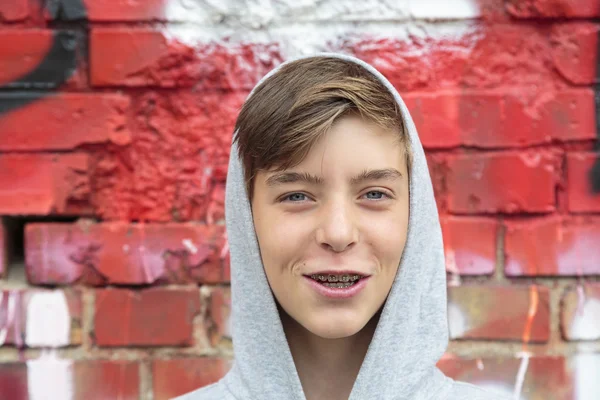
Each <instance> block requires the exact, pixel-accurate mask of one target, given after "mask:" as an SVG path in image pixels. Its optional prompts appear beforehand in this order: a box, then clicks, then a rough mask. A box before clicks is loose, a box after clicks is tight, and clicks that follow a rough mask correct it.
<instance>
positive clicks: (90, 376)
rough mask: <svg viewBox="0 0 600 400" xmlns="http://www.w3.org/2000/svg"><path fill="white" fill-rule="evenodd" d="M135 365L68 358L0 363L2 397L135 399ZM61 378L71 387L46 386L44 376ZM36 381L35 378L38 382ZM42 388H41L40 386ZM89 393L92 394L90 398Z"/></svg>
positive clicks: (20, 398) (136, 381)
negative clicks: (70, 384) (66, 396)
mask: <svg viewBox="0 0 600 400" xmlns="http://www.w3.org/2000/svg"><path fill="white" fill-rule="evenodd" d="M138 370H139V366H138V364H137V363H136V362H130V361H116V360H115V361H104V360H93V361H91V360H90V361H71V360H65V359H61V360H57V359H54V358H49V359H44V358H40V359H35V360H28V361H27V362H26V363H25V362H23V363H14V362H13V363H5V364H0V388H2V395H3V396H6V397H3V399H10V400H29V399H31V398H37V397H40V398H41V396H40V393H41V392H42V391H43V393H44V395H45V396H47V397H44V398H48V399H59V398H64V396H65V395H66V393H65V390H67V391H69V392H70V394H71V395H70V396H69V399H70V400H88V399H90V398H94V399H120V400H137V399H138V398H139V372H138ZM49 376H51V377H53V379H60V380H64V383H67V384H69V383H71V382H72V387H70V388H69V387H64V386H63V385H62V383H63V382H60V383H61V384H57V385H47V384H46V383H47V382H48V377H49ZM38 380H39V381H38ZM40 387H43V389H40ZM90 396H92V397H90Z"/></svg>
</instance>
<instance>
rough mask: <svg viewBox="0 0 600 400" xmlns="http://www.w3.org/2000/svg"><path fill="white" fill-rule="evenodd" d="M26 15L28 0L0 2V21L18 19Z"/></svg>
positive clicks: (27, 12)
mask: <svg viewBox="0 0 600 400" xmlns="http://www.w3.org/2000/svg"><path fill="white" fill-rule="evenodd" d="M28 16H29V2H28V0H11V1H7V2H1V3H0V21H20V20H23V19H25V18H27V17H28Z"/></svg>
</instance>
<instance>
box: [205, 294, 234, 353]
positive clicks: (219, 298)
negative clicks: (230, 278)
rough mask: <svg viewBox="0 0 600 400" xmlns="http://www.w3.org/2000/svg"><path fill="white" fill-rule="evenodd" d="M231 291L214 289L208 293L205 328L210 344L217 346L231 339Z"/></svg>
mask: <svg viewBox="0 0 600 400" xmlns="http://www.w3.org/2000/svg"><path fill="white" fill-rule="evenodd" d="M230 317H231V290H230V289H229V288H228V287H227V288H225V287H215V288H212V289H211V291H210V298H209V306H208V321H206V327H207V331H208V335H209V337H210V341H211V344H212V345H213V346H217V345H218V344H219V343H220V342H221V340H223V339H224V338H225V339H231V320H230Z"/></svg>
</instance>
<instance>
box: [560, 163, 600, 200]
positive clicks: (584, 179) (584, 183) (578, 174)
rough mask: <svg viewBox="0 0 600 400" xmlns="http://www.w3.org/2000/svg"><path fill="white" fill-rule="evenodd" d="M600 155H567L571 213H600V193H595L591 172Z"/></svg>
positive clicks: (568, 193) (568, 192)
mask: <svg viewBox="0 0 600 400" xmlns="http://www.w3.org/2000/svg"><path fill="white" fill-rule="evenodd" d="M599 159H600V153H570V154H568V155H567V196H568V203H569V211H571V212H600V193H593V192H592V187H591V183H590V177H589V175H590V170H591V169H592V166H593V165H594V162H597V160H599Z"/></svg>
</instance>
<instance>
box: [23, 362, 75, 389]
mask: <svg viewBox="0 0 600 400" xmlns="http://www.w3.org/2000/svg"><path fill="white" fill-rule="evenodd" d="M73 387H74V386H73V366H72V361H71V360H63V359H59V358H58V357H56V355H55V354H53V353H52V351H50V352H48V351H46V352H43V353H42V355H41V357H40V358H38V359H36V360H29V361H27V389H28V392H29V400H72V399H73Z"/></svg>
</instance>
